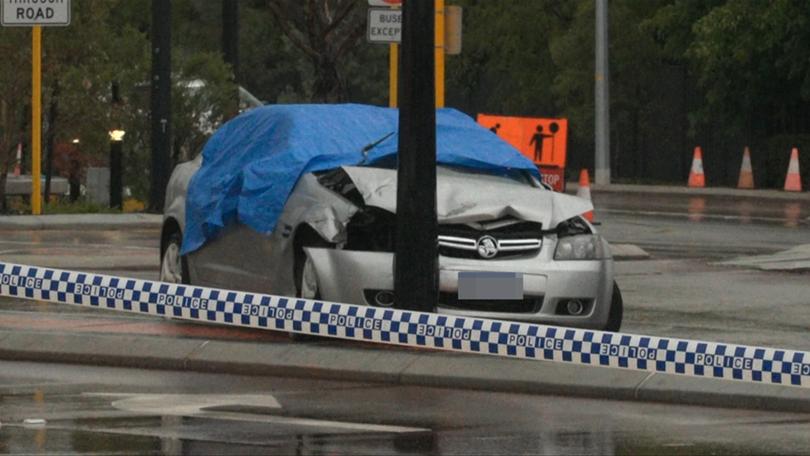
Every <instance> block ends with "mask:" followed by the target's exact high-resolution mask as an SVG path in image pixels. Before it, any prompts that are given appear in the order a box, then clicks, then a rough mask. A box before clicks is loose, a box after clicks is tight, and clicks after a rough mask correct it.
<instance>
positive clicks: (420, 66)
mask: <svg viewBox="0 0 810 456" xmlns="http://www.w3.org/2000/svg"><path fill="white" fill-rule="evenodd" d="M402 16H403V18H402V19H403V20H402V49H401V57H400V58H401V60H400V78H399V79H400V82H399V104H400V110H399V154H398V160H399V161H398V166H397V182H398V184H397V214H396V221H397V227H396V252H395V256H394V293H395V295H396V305H397V307H399V308H402V309H411V310H421V311H428V312H432V311H433V310H434V309H435V308H436V301H437V298H438V285H439V278H438V276H439V272H438V244H437V238H438V227H437V222H436V104H435V100H436V99H435V96H436V92H435V79H434V78H435V72H434V70H435V66H434V63H435V62H434V44H433V38H434V17H435V11H434V2H433V1H427V0H419V1H406V2H404V5H403V11H402Z"/></svg>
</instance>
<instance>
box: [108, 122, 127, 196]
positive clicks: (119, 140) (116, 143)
mask: <svg viewBox="0 0 810 456" xmlns="http://www.w3.org/2000/svg"><path fill="white" fill-rule="evenodd" d="M109 133H110V208H112V209H121V208H122V207H123V204H122V198H121V193H123V189H124V187H123V179H122V178H121V175H122V170H121V161H122V157H121V155H122V154H123V152H122V150H123V147H122V145H123V142H124V131H123V130H112V131H110V132H109Z"/></svg>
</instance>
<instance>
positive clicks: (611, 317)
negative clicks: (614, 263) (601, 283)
mask: <svg viewBox="0 0 810 456" xmlns="http://www.w3.org/2000/svg"><path fill="white" fill-rule="evenodd" d="M623 315H624V300H623V299H622V292H621V291H620V290H619V285H617V284H616V282H613V300H612V301H611V302H610V313H608V321H607V324H606V325H605V331H610V332H618V331H619V330H620V329H621V327H622V317H623Z"/></svg>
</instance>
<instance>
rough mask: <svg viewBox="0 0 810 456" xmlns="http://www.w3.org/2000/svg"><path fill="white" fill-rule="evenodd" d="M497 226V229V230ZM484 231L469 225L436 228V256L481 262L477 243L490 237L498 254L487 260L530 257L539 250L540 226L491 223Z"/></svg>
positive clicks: (525, 223)
mask: <svg viewBox="0 0 810 456" xmlns="http://www.w3.org/2000/svg"><path fill="white" fill-rule="evenodd" d="M499 225H500V226H499ZM487 226H489V227H494V228H487V227H486V226H483V225H482V226H481V227H480V229H479V228H475V227H473V226H470V225H439V254H440V255H444V256H448V257H455V258H475V259H481V258H484V257H482V256H481V255H480V254H479V253H478V243H479V241H480V240H481V239H482V238H484V237H486V236H488V237H491V238H492V239H493V240H494V242H495V244H496V247H497V251H498V253H497V254H496V255H495V256H494V257H492V258H490V259H494V258H500V259H502V258H507V257H513V256H520V255H527V254H530V253H534V252H536V251H538V250H540V248H541V247H542V246H543V237H542V234H541V232H542V225H541V224H539V223H533V222H513V223H509V222H508V221H503V222H500V223H499V222H497V221H496V222H492V223H489V224H488V225H487Z"/></svg>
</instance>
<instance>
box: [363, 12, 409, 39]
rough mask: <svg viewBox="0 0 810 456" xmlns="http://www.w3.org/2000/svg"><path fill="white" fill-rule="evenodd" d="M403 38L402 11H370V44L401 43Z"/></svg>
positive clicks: (368, 32) (368, 35)
mask: <svg viewBox="0 0 810 456" xmlns="http://www.w3.org/2000/svg"><path fill="white" fill-rule="evenodd" d="M401 36H402V11H400V10H395V9H388V8H369V9H368V31H367V34H366V37H367V38H368V41H369V43H386V44H387V43H399V42H400V39H401Z"/></svg>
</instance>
